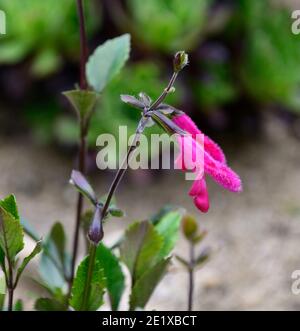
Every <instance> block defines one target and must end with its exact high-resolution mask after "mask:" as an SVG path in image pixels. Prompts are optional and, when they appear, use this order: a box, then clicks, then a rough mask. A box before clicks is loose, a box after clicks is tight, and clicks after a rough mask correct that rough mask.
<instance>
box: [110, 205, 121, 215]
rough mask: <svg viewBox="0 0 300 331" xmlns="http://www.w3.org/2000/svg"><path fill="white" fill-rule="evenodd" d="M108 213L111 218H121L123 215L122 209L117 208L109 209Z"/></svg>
mask: <svg viewBox="0 0 300 331" xmlns="http://www.w3.org/2000/svg"><path fill="white" fill-rule="evenodd" d="M108 212H109V213H110V215H111V216H113V217H123V216H124V215H125V213H124V212H123V210H122V209H120V208H117V207H114V206H113V207H109V209H108Z"/></svg>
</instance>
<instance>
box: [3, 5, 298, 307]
mask: <svg viewBox="0 0 300 331" xmlns="http://www.w3.org/2000/svg"><path fill="white" fill-rule="evenodd" d="M0 9H1V10H3V11H4V12H5V13H6V19H7V34H6V35H0V193H1V197H4V196H5V195H6V194H9V193H15V194H16V197H17V200H18V202H19V205H20V209H21V214H22V215H23V216H24V217H25V218H27V219H28V220H29V221H30V222H31V223H32V224H33V225H34V226H35V227H36V228H37V229H38V230H39V232H40V233H41V234H43V235H45V234H46V233H47V232H48V230H49V229H50V226H51V224H52V223H53V222H54V221H56V220H60V221H62V222H63V223H64V224H65V225H66V226H67V229H68V233H69V234H70V236H71V234H72V230H71V229H72V226H73V223H74V217H75V200H76V193H75V192H73V190H72V188H70V187H69V186H68V184H67V183H68V178H69V175H70V171H71V169H72V168H73V167H75V166H76V152H77V143H76V142H77V139H78V127H77V122H76V117H75V116H74V114H73V113H72V111H71V109H70V107H69V105H68V103H67V101H66V99H65V98H64V97H63V96H62V95H61V92H62V91H65V90H69V89H72V88H73V87H74V84H75V83H76V82H78V80H79V69H78V67H79V53H80V52H79V27H78V19H77V12H76V3H75V1H74V0H63V1H50V0H46V1H40V0H22V1H18V0H0ZM294 9H299V10H300V2H299V0H276V1H275V0H251V1H250V0H222V1H221V0H185V1H182V0H168V1H167V0H144V1H139V0H125V1H121V0H102V1H101V0H86V1H85V11H86V20H87V30H88V37H89V50H90V52H91V51H93V50H94V49H95V47H96V46H98V45H99V44H101V43H102V42H104V41H105V40H106V39H108V38H113V37H115V36H118V35H120V34H123V33H126V32H128V33H130V34H131V36H132V50H131V56H130V61H129V62H128V63H127V65H126V67H125V69H123V70H122V72H121V74H120V75H119V76H118V77H117V78H116V79H115V80H114V81H113V82H112V83H111V84H110V85H109V86H108V87H107V88H106V89H105V91H104V92H103V94H102V95H101V98H100V102H99V105H98V107H97V109H96V111H95V115H94V117H93V120H92V123H91V130H90V134H89V157H88V168H89V176H90V178H92V180H93V181H95V182H96V184H97V185H96V186H97V189H98V191H99V192H100V193H105V191H106V190H107V188H108V186H109V183H110V181H111V179H112V178H113V175H114V172H113V171H106V172H100V171H99V170H97V168H96V164H95V156H96V153H97V148H96V143H95V142H96V138H97V136H98V135H99V134H101V133H113V134H117V132H118V126H119V125H127V126H128V129H129V131H133V130H134V129H135V126H136V122H137V119H138V116H139V114H138V112H134V111H132V109H130V108H129V107H127V106H126V105H124V104H122V103H121V102H120V99H119V95H120V94H122V93H126V94H138V93H139V92H140V91H144V92H147V93H148V94H149V95H150V96H151V97H152V98H155V97H156V96H158V95H159V94H160V92H161V91H162V89H163V88H164V86H165V84H166V82H167V81H168V78H169V76H170V74H171V71H172V66H171V61H172V56H173V54H174V53H175V52H176V51H177V50H182V49H184V50H186V51H187V52H188V53H189V56H190V65H189V66H188V67H187V69H185V70H184V71H183V72H182V74H181V75H180V77H179V79H178V82H177V83H176V93H174V94H172V95H170V96H169V99H168V103H170V104H172V105H174V106H176V107H178V108H180V109H182V110H184V111H185V112H187V113H188V114H190V115H191V116H192V117H193V119H195V121H196V122H197V124H198V126H199V127H200V128H201V129H202V130H203V131H204V132H205V133H206V134H209V135H210V136H211V137H212V138H214V139H215V140H216V141H217V142H218V143H219V144H220V145H221V146H222V148H223V149H224V151H225V153H226V155H227V156H228V160H229V163H230V165H231V166H232V168H233V169H234V170H236V171H237V172H238V173H239V174H240V176H241V178H242V180H243V183H244V192H243V193H242V194H240V195H234V194H232V193H229V192H225V191H224V190H223V189H221V188H219V187H217V186H216V185H215V184H214V183H212V182H211V181H210V182H209V192H210V198H211V209H210V211H209V212H208V214H199V213H198V212H197V210H196V209H195V207H194V206H193V204H192V202H191V201H190V199H189V197H188V195H187V192H188V189H189V185H190V183H189V182H186V181H185V180H184V176H183V174H181V173H179V172H169V171H142V170H138V171H135V172H133V171H129V172H128V174H127V176H126V178H125V180H124V182H123V183H122V185H121V187H120V189H119V192H118V194H117V200H118V202H119V205H120V206H121V207H123V208H124V209H125V210H126V213H127V217H126V219H125V220H112V221H111V222H110V223H109V224H108V225H107V230H106V233H107V234H106V240H107V242H110V243H112V242H114V240H116V239H117V238H118V237H119V235H120V234H121V232H122V229H124V227H125V226H126V224H128V222H129V221H133V220H136V219H145V218H147V217H149V216H151V215H152V214H154V213H155V212H156V211H157V209H158V208H160V207H163V206H164V205H165V204H174V205H180V206H182V207H184V208H186V210H187V211H188V212H190V213H192V214H194V215H196V216H197V217H198V218H199V222H200V225H201V226H202V227H203V228H206V229H207V230H208V232H209V233H208V236H207V239H206V240H205V245H207V246H210V247H211V248H212V249H213V251H214V254H213V257H212V259H211V261H209V262H208V263H207V264H206V266H205V267H203V268H202V269H201V270H199V271H198V273H197V284H196V285H197V286H196V298H195V301H196V302H195V309H209V310H210V309H233V310H237V309H246V310H248V309H280V310H282V309H292V310H294V309H300V296H296V295H294V294H292V292H291V289H290V287H291V284H292V280H291V274H292V272H293V271H294V270H296V269H300V199H299V196H300V172H299V164H300V153H299V149H300V140H299V139H300V117H299V115H300V35H294V34H293V33H292V31H291V25H292V23H293V20H292V19H291V13H292V11H293V10H294ZM28 245H29V246H30V242H29V243H28ZM28 249H29V248H28ZM185 249H186V247H185V244H184V242H183V240H181V241H180V242H179V245H178V250H180V251H181V252H182V251H184V250H185ZM29 276H30V275H29ZM32 286H33V285H32V282H31V281H30V279H29V278H28V280H27V281H23V289H21V290H20V291H19V296H21V297H23V298H25V301H26V302H27V303H28V307H27V308H28V309H30V308H31V303H32V301H33V299H34V295H33V294H32V290H33V289H32ZM175 287H176V293H174V288H175ZM148 308H156V309H178V310H179V309H181V310H182V309H185V308H186V277H185V273H184V271H182V270H181V269H180V267H179V266H178V265H176V264H174V266H173V269H172V270H171V272H170V274H169V275H168V276H166V278H165V279H164V281H163V282H162V283H161V285H160V286H159V287H158V288H157V290H156V292H155V294H154V296H153V297H152V299H151V302H150V303H149V305H148Z"/></svg>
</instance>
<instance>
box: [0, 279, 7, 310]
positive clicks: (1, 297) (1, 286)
mask: <svg viewBox="0 0 300 331" xmlns="http://www.w3.org/2000/svg"><path fill="white" fill-rule="evenodd" d="M5 293H6V283H5V278H4V277H0V311H1V310H3V307H4V303H5Z"/></svg>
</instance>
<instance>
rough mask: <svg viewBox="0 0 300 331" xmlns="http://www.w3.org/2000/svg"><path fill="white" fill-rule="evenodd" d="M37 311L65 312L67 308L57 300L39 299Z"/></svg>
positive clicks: (36, 305)
mask: <svg viewBox="0 0 300 331" xmlns="http://www.w3.org/2000/svg"><path fill="white" fill-rule="evenodd" d="M34 308H35V310H38V311H64V310H66V306H65V305H64V304H62V303H61V302H59V301H57V300H55V299H49V298H39V299H37V301H36V302H35V304H34Z"/></svg>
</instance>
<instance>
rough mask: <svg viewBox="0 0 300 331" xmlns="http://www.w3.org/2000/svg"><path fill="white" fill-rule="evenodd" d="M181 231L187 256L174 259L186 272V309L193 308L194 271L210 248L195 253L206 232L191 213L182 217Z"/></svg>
mask: <svg viewBox="0 0 300 331" xmlns="http://www.w3.org/2000/svg"><path fill="white" fill-rule="evenodd" d="M182 233H183V235H184V237H185V239H186V240H187V242H188V245H189V258H188V260H186V259H185V258H183V257H182V256H180V255H176V259H177V260H178V261H179V262H180V263H181V265H182V266H183V267H184V268H185V270H186V271H187V273H188V307H187V308H188V311H192V310H193V301H194V285H195V271H196V269H197V268H200V267H202V266H203V264H204V263H205V262H207V261H208V259H209V258H210V250H209V249H203V250H202V251H201V252H200V253H199V254H196V249H197V245H198V244H199V243H201V242H202V240H203V239H204V238H205V236H206V232H205V231H202V230H200V229H199V227H198V224H197V221H196V219H195V218H194V217H193V216H191V215H185V216H184V217H183V218H182Z"/></svg>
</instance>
